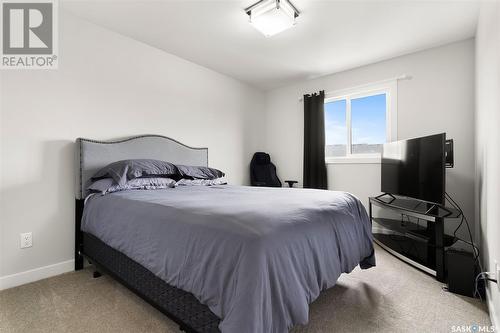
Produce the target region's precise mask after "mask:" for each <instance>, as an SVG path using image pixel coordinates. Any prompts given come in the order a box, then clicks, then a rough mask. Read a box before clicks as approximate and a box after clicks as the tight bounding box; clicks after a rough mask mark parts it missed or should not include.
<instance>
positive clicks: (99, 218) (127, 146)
mask: <svg viewBox="0 0 500 333" xmlns="http://www.w3.org/2000/svg"><path fill="white" fill-rule="evenodd" d="M76 148H77V149H76V159H77V163H76V165H77V177H76V178H77V179H76V184H77V186H76V188H77V191H76V219H75V221H76V225H75V269H77V270H78V269H82V268H83V258H84V257H86V258H87V259H88V260H89V261H90V262H92V264H94V265H95V266H96V267H97V268H98V270H99V271H103V272H105V273H108V274H109V275H111V276H113V277H114V278H115V279H117V280H118V281H120V282H121V283H123V284H124V285H125V286H127V287H128V288H130V289H131V290H132V291H134V292H135V293H137V294H138V295H139V296H140V297H142V298H143V299H145V300H146V301H147V302H149V303H150V304H152V305H153V306H155V307H156V308H157V309H159V310H160V311H162V312H163V313H165V314H166V315H167V316H169V317H170V318H172V319H173V320H174V321H176V322H177V323H178V324H179V325H180V328H181V329H182V330H184V331H187V332H220V331H222V332H287V331H288V330H289V329H290V328H291V327H292V326H294V325H296V324H305V323H307V320H308V305H309V304H310V303H311V302H313V301H314V300H315V299H316V298H317V297H318V296H319V294H320V292H321V291H322V290H325V289H327V288H330V287H332V286H333V285H334V284H335V282H336V281H337V279H338V277H339V276H340V275H341V274H342V273H348V272H350V271H352V270H353V269H354V268H355V267H356V266H357V265H360V266H361V268H369V267H372V266H374V265H375V258H374V252H373V245H372V235H371V223H370V221H369V219H368V215H367V213H366V211H365V209H364V207H363V206H362V204H361V203H360V202H359V200H358V199H357V198H355V197H354V196H352V195H351V194H348V193H345V192H335V191H322V190H312V189H285V188H256V187H246V186H232V185H218V186H182V187H177V188H172V189H162V190H140V191H121V192H116V193H112V194H109V195H103V196H91V197H90V198H87V199H88V200H87V202H86V203H85V198H86V197H87V194H88V193H86V190H85V188H86V186H85V184H86V183H87V182H88V180H89V179H90V177H91V176H92V175H93V174H94V173H95V172H96V171H97V170H99V169H100V168H102V167H103V166H105V165H107V164H109V163H112V162H115V161H119V160H123V159H144V158H149V159H157V160H165V161H170V162H172V163H176V164H184V165H201V166H208V149H206V148H192V147H188V146H186V145H183V144H181V143H179V142H177V141H175V140H172V139H170V138H167V137H163V136H157V135H144V136H138V137H132V138H127V139H123V140H117V141H108V142H103V141H96V140H88V139H78V140H77V147H76Z"/></svg>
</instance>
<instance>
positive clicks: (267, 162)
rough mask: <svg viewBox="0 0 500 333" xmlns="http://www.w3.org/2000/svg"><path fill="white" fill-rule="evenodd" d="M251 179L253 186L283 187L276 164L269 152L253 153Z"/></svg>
mask: <svg viewBox="0 0 500 333" xmlns="http://www.w3.org/2000/svg"><path fill="white" fill-rule="evenodd" d="M250 181H251V184H252V186H267V187H281V181H280V179H279V178H278V175H277V174H276V166H275V165H274V164H273V163H272V162H271V157H270V156H269V154H267V153H263V152H257V153H255V154H253V158H252V162H251V163H250Z"/></svg>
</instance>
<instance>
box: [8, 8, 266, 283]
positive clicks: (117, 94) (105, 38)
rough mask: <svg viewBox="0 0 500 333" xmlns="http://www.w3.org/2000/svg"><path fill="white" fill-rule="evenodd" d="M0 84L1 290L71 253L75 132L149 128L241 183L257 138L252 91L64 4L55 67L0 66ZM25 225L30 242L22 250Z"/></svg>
mask: <svg viewBox="0 0 500 333" xmlns="http://www.w3.org/2000/svg"><path fill="white" fill-rule="evenodd" d="M0 83H1V85H2V87H1V94H0V98H1V105H0V107H1V118H0V119H1V135H0V140H1V146H0V147H1V148H0V149H1V150H0V154H1V163H0V168H1V177H0V189H1V191H0V212H1V213H0V219H1V228H0V232H1V233H0V236H1V237H2V238H1V239H0V258H1V259H0V260H1V261H0V265H1V267H0V277H1V276H3V277H4V279H3V282H4V283H3V284H4V287H5V286H8V285H12V283H13V282H12V281H13V279H14V278H15V277H7V278H6V277H5V276H7V275H11V274H14V273H19V272H23V271H26V270H29V269H34V268H38V267H42V266H46V265H51V264H56V263H60V262H64V261H67V260H71V259H73V248H74V244H73V234H74V217H73V216H74V215H73V214H74V189H73V184H74V181H73V179H74V170H73V149H74V146H73V142H74V140H75V139H76V138H77V137H87V138H96V139H111V138H115V137H123V136H127V135H134V134H144V133H155V134H162V135H166V136H170V137H172V138H175V139H177V140H179V141H181V142H183V143H185V144H187V145H191V146H195V147H196V146H202V147H208V148H209V163H210V165H211V166H213V167H217V168H220V169H222V170H224V171H226V172H227V174H228V178H229V181H230V182H231V183H235V184H242V183H246V182H247V175H248V165H249V161H250V159H251V153H252V152H253V151H255V150H257V149H258V148H259V140H260V139H261V138H262V135H260V134H259V132H258V130H256V127H254V126H253V119H258V116H257V114H258V113H260V112H262V111H263V98H264V97H263V94H262V93H261V92H260V91H257V90H256V89H254V88H252V87H249V86H247V85H245V84H243V83H240V82H238V81H236V80H234V79H231V78H229V77H227V76H224V75H221V74H218V73H216V72H214V71H211V70H209V69H206V68H204V67H201V66H198V65H195V64H193V63H190V62H188V61H185V60H182V59H180V58H178V57H175V56H172V55H170V54H167V53H165V52H163V51H160V50H158V49H155V48H152V47H150V46H147V45H145V44H142V43H140V42H137V41H134V40H132V39H129V38H126V37H124V36H122V35H119V34H116V33H113V32H111V31H109V30H105V29H103V28H100V27H98V26H96V25H93V24H91V23H88V22H86V21H83V20H81V19H79V18H77V17H76V16H73V15H72V14H69V13H67V12H64V11H62V13H61V22H60V63H59V69H58V70H54V71H44V70H38V71H31V70H30V71H14V70H12V71H4V72H2V73H1V81H0ZM257 128H258V127H257ZM28 231H32V232H33V247H32V248H29V249H24V250H21V249H20V248H19V233H21V232H28ZM64 267H71V262H70V263H67V264H66V265H65V266H64ZM56 271H57V270H56ZM42 275H43V274H42ZM19 278H20V279H22V277H19ZM1 282H2V279H1V278H0V284H1ZM0 287H1V286H0Z"/></svg>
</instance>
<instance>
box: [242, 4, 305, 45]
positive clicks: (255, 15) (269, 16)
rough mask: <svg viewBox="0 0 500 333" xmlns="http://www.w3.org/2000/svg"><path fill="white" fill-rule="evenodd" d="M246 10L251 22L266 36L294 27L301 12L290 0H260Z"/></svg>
mask: <svg viewBox="0 0 500 333" xmlns="http://www.w3.org/2000/svg"><path fill="white" fill-rule="evenodd" d="M245 12H246V13H247V15H248V16H249V17H250V24H252V25H253V27H254V28H255V29H257V30H259V31H260V32H261V33H262V34H264V36H266V37H270V36H274V35H276V34H278V33H280V32H282V31H284V30H287V29H289V28H291V27H293V26H294V25H295V23H296V18H297V17H299V14H300V12H299V11H298V10H297V8H295V6H294V5H293V4H292V3H291V2H290V1H289V0H260V1H259V2H256V3H255V4H253V5H251V6H250V7H248V8H246V9H245Z"/></svg>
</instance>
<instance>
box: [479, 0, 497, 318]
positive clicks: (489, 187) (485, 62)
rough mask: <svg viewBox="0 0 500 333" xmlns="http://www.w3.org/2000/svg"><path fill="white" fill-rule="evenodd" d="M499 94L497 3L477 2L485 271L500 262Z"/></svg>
mask: <svg viewBox="0 0 500 333" xmlns="http://www.w3.org/2000/svg"><path fill="white" fill-rule="evenodd" d="M499 96H500V5H499V3H498V2H488V3H483V4H482V5H481V11H480V15H479V22H478V27H477V34H476V200H477V202H476V204H477V206H478V208H479V209H478V211H477V213H478V216H477V218H478V219H479V220H480V221H481V224H480V234H481V245H482V246H481V250H482V259H483V264H484V267H483V269H484V270H485V271H492V270H494V267H495V266H494V263H495V260H496V261H497V262H500V244H499V241H500V239H499V237H500V219H499V216H500V176H499V174H498V173H499V171H500V151H499V149H500V148H499V147H500V136H499V133H498V128H499V127H500V97H499ZM497 279H498V277H497ZM489 287H490V288H489V290H488V291H489V292H488V296H489V297H488V303H489V307H490V314H491V319H492V321H493V324H495V323H496V325H500V321H499V318H500V292H499V289H498V288H497V285H496V284H493V283H490V284H489ZM497 327H498V326H497Z"/></svg>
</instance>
